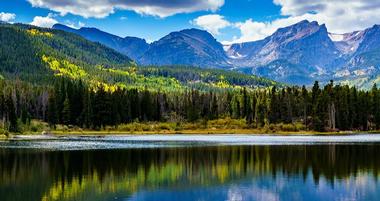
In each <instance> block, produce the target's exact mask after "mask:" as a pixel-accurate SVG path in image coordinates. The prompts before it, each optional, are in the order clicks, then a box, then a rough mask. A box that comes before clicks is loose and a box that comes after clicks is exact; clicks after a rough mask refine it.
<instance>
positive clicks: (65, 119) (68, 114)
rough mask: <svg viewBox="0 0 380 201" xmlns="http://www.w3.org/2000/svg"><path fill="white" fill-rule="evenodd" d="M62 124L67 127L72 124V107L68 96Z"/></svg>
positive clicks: (64, 103) (64, 104) (63, 110)
mask: <svg viewBox="0 0 380 201" xmlns="http://www.w3.org/2000/svg"><path fill="white" fill-rule="evenodd" d="M62 122H63V124H65V125H70V124H71V106H70V100H69V98H68V95H66V98H65V101H64V102H63V109H62Z"/></svg>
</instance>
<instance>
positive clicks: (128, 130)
mask: <svg viewBox="0 0 380 201" xmlns="http://www.w3.org/2000/svg"><path fill="white" fill-rule="evenodd" d="M360 133H371V134H377V133H380V132H379V131H365V132H363V131H335V132H317V131H311V130H306V129H305V126H304V125H303V124H302V123H300V122H297V123H293V124H271V125H268V126H264V127H259V128H256V127H254V126H253V125H248V124H247V123H246V121H245V119H230V118H225V119H217V120H209V121H198V122H181V123H176V122H143V123H139V122H133V123H129V124H122V125H119V126H115V127H104V128H102V129H100V130H91V129H82V128H79V127H71V126H64V125H57V126H56V128H55V129H53V128H51V127H49V125H48V124H47V123H46V122H41V121H36V120H33V121H32V122H31V124H30V125H27V126H21V127H20V133H0V139H5V138H7V136H10V137H12V136H17V135H53V136H66V135H89V136H91V135H93V136H103V135H153V134H158V135H160V134H162V135H175V134H177V135H180V134H189V135H217V134H236V135H239V134H252V135H279V136H289V135H315V136H318V135H352V134H360Z"/></svg>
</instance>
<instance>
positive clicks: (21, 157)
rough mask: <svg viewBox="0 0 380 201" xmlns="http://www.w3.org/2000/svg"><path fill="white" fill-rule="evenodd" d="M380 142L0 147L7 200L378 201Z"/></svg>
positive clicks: (0, 191)
mask: <svg viewBox="0 0 380 201" xmlns="http://www.w3.org/2000/svg"><path fill="white" fill-rule="evenodd" d="M379 148H380V145H375V144H372V145H368V144H367V145H314V146H306V145H305V146H300V145H299V146H220V147H187V148H185V147H184V148H153V149H124V150H102V151H94V150H93V151H31V150H23V149H0V197H1V200H4V201H7V200H23V201H24V200H49V201H50V200H52V201H54V200H80V201H82V200H83V201H84V200H91V201H94V200H181V201H186V200H377V198H378V197H380V185H379V182H378V178H379V172H378V171H379V169H380V159H379V154H380V149H379Z"/></svg>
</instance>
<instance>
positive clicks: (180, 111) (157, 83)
mask: <svg viewBox="0 0 380 201" xmlns="http://www.w3.org/2000/svg"><path fill="white" fill-rule="evenodd" d="M225 119H227V120H228V121H230V122H231V121H233V122H235V125H234V127H231V129H239V128H240V129H256V128H264V130H265V131H264V132H276V131H278V130H287V131H298V130H302V131H321V132H322V131H331V132H334V131H368V130H378V129H380V90H379V89H378V88H377V86H376V85H374V86H373V88H372V89H369V90H362V89H357V88H355V87H351V86H348V85H342V84H339V83H338V84H335V83H333V82H332V81H331V82H330V83H328V84H325V83H323V84H319V83H318V82H315V84H314V86H313V87H312V88H306V87H305V86H304V87H297V86H287V85H285V84H282V83H278V82H275V81H272V80H269V79H266V78H261V77H257V76H255V75H248V74H243V73H239V72H234V71H227V70H217V69H210V68H199V67H189V66H159V67H158V66H145V67H141V66H138V65H137V64H136V63H134V62H133V61H132V60H130V59H129V58H128V57H127V56H125V55H122V54H120V53H118V52H116V51H114V50H112V49H110V48H107V47H106V46H103V45H101V44H99V43H94V42H90V41H88V40H85V39H84V38H82V37H80V36H78V35H75V34H72V33H67V32H64V31H59V30H53V29H45V28H38V27H35V26H30V25H24V24H2V25H0V122H1V123H0V128H2V130H3V131H2V132H3V133H8V132H10V133H18V132H21V133H23V132H29V131H40V130H41V129H38V128H36V127H35V125H34V122H36V121H38V122H40V123H45V124H46V125H47V127H48V129H49V130H53V131H54V130H56V129H58V128H62V127H65V128H77V129H83V130H106V129H110V128H112V129H114V130H122V129H121V127H123V126H124V125H126V124H137V123H141V124H145V125H147V126H148V127H149V126H152V125H153V124H155V123H156V124H157V123H170V124H171V125H172V126H171V127H170V128H167V127H166V126H163V127H162V128H159V129H160V130H164V129H172V130H177V129H181V128H180V127H181V125H182V124H186V123H189V124H194V125H196V126H193V127H197V126H198V127H199V126H203V125H207V124H208V122H212V121H218V120H222V121H220V122H219V123H218V124H219V125H224V124H225V122H223V120H225ZM235 120H236V121H235ZM212 127H213V126H212ZM43 130H45V128H44V129H43Z"/></svg>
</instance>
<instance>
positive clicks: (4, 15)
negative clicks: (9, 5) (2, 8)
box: [0, 12, 16, 22]
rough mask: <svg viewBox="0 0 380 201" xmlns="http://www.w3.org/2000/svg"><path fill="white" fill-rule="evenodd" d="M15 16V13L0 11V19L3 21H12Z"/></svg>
mask: <svg viewBox="0 0 380 201" xmlns="http://www.w3.org/2000/svg"><path fill="white" fill-rule="evenodd" d="M15 18H16V14H14V13H4V12H1V13H0V21H3V22H12V21H13V20H14V19H15Z"/></svg>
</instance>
